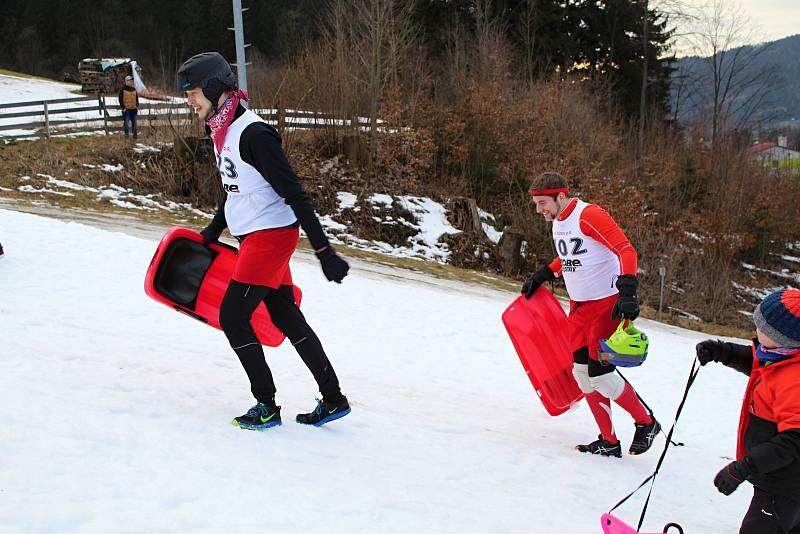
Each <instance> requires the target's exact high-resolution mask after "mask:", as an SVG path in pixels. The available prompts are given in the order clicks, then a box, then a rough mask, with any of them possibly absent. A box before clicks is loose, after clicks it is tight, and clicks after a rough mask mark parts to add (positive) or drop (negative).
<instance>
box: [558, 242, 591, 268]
mask: <svg viewBox="0 0 800 534" xmlns="http://www.w3.org/2000/svg"><path fill="white" fill-rule="evenodd" d="M555 243H556V248H557V249H558V255H559V256H560V257H561V267H562V269H563V270H564V271H565V272H571V273H574V272H575V271H576V270H577V268H578V267H582V266H583V264H582V263H581V260H580V259H572V258H570V257H569V256H580V255H581V254H586V253H587V252H588V250H586V249H585V248H584V246H583V239H581V238H580V237H572V238H570V239H569V240H566V239H558V240H556V242H555Z"/></svg>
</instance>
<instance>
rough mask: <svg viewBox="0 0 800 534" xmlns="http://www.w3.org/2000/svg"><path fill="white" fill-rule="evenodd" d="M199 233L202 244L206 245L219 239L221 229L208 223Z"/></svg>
mask: <svg viewBox="0 0 800 534" xmlns="http://www.w3.org/2000/svg"><path fill="white" fill-rule="evenodd" d="M200 235H201V236H203V246H205V247H207V246H208V245H210V244H211V243H213V242H215V241H219V236H221V235H222V230H219V229H217V228H216V227H215V226H214V225H213V224H209V225H208V226H206V227H205V228H203V229H202V230H200Z"/></svg>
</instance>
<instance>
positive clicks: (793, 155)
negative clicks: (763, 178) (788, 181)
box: [747, 136, 800, 174]
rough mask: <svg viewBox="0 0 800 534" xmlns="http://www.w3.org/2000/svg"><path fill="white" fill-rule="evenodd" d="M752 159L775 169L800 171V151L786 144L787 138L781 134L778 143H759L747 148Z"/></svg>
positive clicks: (796, 172) (794, 172)
mask: <svg viewBox="0 0 800 534" xmlns="http://www.w3.org/2000/svg"><path fill="white" fill-rule="evenodd" d="M747 154H748V156H749V158H750V160H751V161H757V162H759V163H760V164H761V165H764V166H765V167H769V168H770V169H773V170H775V171H787V172H791V173H792V174H798V173H800V151H797V150H793V149H791V148H789V147H787V146H786V138H785V137H783V136H781V137H779V138H778V142H777V143H759V144H757V145H754V146H751V147H750V148H749V149H748V150H747Z"/></svg>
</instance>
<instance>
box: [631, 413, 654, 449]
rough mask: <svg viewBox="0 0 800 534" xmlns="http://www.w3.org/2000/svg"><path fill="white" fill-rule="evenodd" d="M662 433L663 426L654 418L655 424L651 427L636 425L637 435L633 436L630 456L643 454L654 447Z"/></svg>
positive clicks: (650, 425)
mask: <svg viewBox="0 0 800 534" xmlns="http://www.w3.org/2000/svg"><path fill="white" fill-rule="evenodd" d="M659 432H661V425H660V424H659V423H658V421H656V418H655V417H653V422H652V423H650V424H649V425H645V424H641V425H638V424H637V425H636V433H635V434H634V435H633V441H632V442H631V448H630V450H629V451H628V454H643V453H645V452H647V450H648V449H649V448H650V447H651V446H652V445H653V440H655V439H656V436H657V435H658V433H659Z"/></svg>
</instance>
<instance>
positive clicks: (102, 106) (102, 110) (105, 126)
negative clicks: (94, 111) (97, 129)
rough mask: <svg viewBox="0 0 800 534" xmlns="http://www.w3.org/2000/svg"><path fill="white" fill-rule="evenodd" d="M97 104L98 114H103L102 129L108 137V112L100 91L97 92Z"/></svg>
mask: <svg viewBox="0 0 800 534" xmlns="http://www.w3.org/2000/svg"><path fill="white" fill-rule="evenodd" d="M97 105H98V107H99V108H100V114H101V115H103V130H104V131H105V132H106V137H108V113H106V107H105V103H104V102H103V94H102V93H97Z"/></svg>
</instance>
